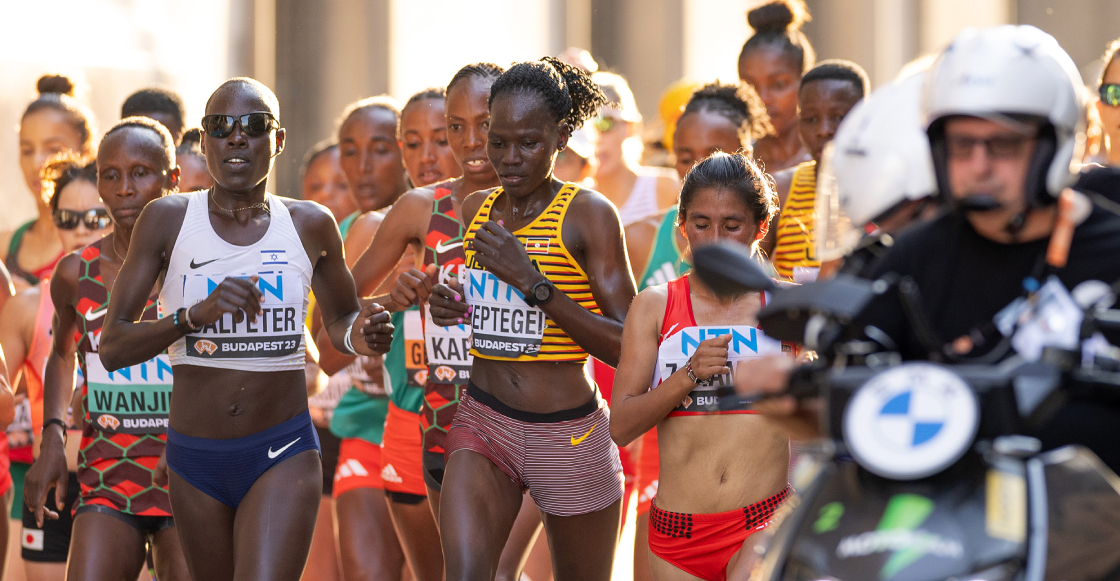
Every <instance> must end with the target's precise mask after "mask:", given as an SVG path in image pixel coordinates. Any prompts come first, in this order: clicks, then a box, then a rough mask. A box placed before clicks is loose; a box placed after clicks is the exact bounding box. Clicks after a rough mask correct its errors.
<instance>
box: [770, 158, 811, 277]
mask: <svg viewBox="0 0 1120 581" xmlns="http://www.w3.org/2000/svg"><path fill="white" fill-rule="evenodd" d="M816 200H817V162H816V161H807V162H805V163H803V164H801V165H799V166H797V167H796V168H794V170H793V180H792V181H791V182H790V185H789V196H788V197H787V198H786V204H785V206H784V207H783V208H782V214H781V216H779V217H778V243H777V244H776V245H775V246H774V269H775V270H777V271H778V274H779V275H780V276H781V277H782V278H785V279H787V280H793V269H794V268H796V267H804V268H818V267H820V262H818V261H817V258H816V256H815V252H814V250H813V208H814V206H815V204H816Z"/></svg>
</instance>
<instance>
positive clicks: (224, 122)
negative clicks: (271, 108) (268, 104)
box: [202, 111, 280, 139]
mask: <svg viewBox="0 0 1120 581" xmlns="http://www.w3.org/2000/svg"><path fill="white" fill-rule="evenodd" d="M234 123H237V124H240V125H241V131H243V132H244V133H245V135H248V136H249V137H260V136H262V135H267V134H268V132H269V131H272V130H273V129H276V128H278V127H280V124H279V123H277V121H276V117H273V116H272V113H269V112H267V111H257V112H254V113H247V114H245V115H242V116H240V117H234V116H233V115H207V116H205V117H203V118H202V130H203V131H205V132H206V134H207V135H209V136H210V137H215V138H217V139H222V138H223V137H229V134H231V133H233V125H234Z"/></svg>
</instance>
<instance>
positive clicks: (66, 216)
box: [51, 208, 113, 230]
mask: <svg viewBox="0 0 1120 581" xmlns="http://www.w3.org/2000/svg"><path fill="white" fill-rule="evenodd" d="M51 218H53V219H54V225H55V227H56V228H58V229H59V230H74V229H76V228H77V227H78V224H84V225H85V227H86V229H87V230H101V229H102V228H108V227H109V225H110V224H112V223H113V221H112V219H110V218H109V211H108V210H106V209H104V208H98V209H95V210H86V211H84V212H78V211H76V210H62V209H58V210H55V211H54V212H52V213H51Z"/></svg>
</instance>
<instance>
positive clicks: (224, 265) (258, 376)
mask: <svg viewBox="0 0 1120 581" xmlns="http://www.w3.org/2000/svg"><path fill="white" fill-rule="evenodd" d="M206 113H207V116H206V117H204V118H203V121H202V126H203V131H204V134H203V140H202V147H203V151H204V152H205V153H206V164H207V168H208V169H209V170H210V173H211V174H212V175H213V177H214V183H215V185H214V187H213V188H212V189H210V190H209V191H208V192H196V193H193V194H190V195H177V196H167V197H164V198H161V199H158V200H156V201H154V202H152V203H150V204H149V205H148V206H147V207H146V208H145V209H144V212H143V214H142V215H141V216H140V218H139V220H138V222H137V224H136V228H135V231H134V235H135V236H134V240H135V241H136V243H135V244H133V245H131V246H130V249H129V250H130V252H129V254H128V256H127V258H126V259H125V262H124V265H123V267H122V268H121V273H120V276H119V277H118V278H117V284H116V285H115V286H114V288H113V299H112V300H111V301H110V303H109V311H108V313H107V314H106V316H105V326H104V329H103V331H102V338H101V345H100V353H101V360H102V363H103V364H104V366H105V368H106V369H107V370H110V371H111V370H115V369H119V368H121V367H124V366H128V365H132V364H134V363H137V362H140V361H144V360H146V359H148V358H151V357H152V356H153V355H154V354H157V353H159V352H161V351H163V350H164V349H167V350H168V351H169V353H170V358H171V362H172V366H173V368H174V389H173V390H172V403H171V413H170V416H169V424H170V425H169V428H168V430H167V466H168V468H169V469H170V474H169V477H170V490H171V505H172V509H173V510H174V513H175V515H176V525H177V527H178V529H179V536H180V538H181V539H182V545H183V552H184V554H185V556H186V559H187V564H188V567H189V569H190V573H191V576H192V577H193V578H195V579H207V580H231V581H232V580H233V579H238V580H241V579H259V580H265V579H268V580H290V581H296V580H297V579H299V578H300V575H301V573H302V571H303V568H304V564H305V562H306V560H307V554H308V550H309V548H310V545H311V537H312V532H313V531H314V528H315V520H316V513H317V511H318V508H319V499H320V497H321V495H322V485H323V479H322V467H321V464H320V461H319V455H318V438H317V436H316V433H315V429H314V426H313V425H312V423H311V418H310V415H309V414H308V412H307V392H306V386H305V383H304V374H303V365H304V360H303V355H304V344H303V332H304V312H305V309H306V305H307V292H308V290H309V288H314V291H315V296H316V299H317V301H318V304H319V308H320V311H321V313H322V316H323V322H324V327H325V330H326V332H327V333H328V334H329V335H330V338H331V342H332V344H334V345H335V347H336V348H337V349H340V350H345V351H347V352H350V353H355V354H356V353H357V352H360V353H362V354H364V355H375V354H377V353H384V352H385V351H387V350H388V347H389V341H390V339H391V334H392V326H391V325H389V324H388V314H387V313H383V312H382V310H381V308H380V307H377V306H371V307H367V308H366V309H364V310H360V305H359V303H358V297H357V294H356V292H355V289H354V281H353V279H352V278H351V276H350V271H349V270H348V269H347V268H346V263H345V261H344V259H343V252H342V239H341V237H340V235H339V233H338V228H337V227H336V226H335V224H334V219H333V218H332V217H331V215H330V213H329V212H328V211H327V210H326V209H325V208H323V207H322V206H320V205H318V204H315V203H313V202H303V201H297V200H285V199H281V198H277V197H275V196H271V195H268V194H266V193H265V188H266V185H267V178H268V173H269V171H270V170H271V168H272V159H273V158H274V157H275V156H276V155H278V154H279V153H280V152H281V151H282V150H283V146H284V137H285V134H284V130H283V129H280V128H279V122H278V120H277V115H278V113H279V104H278V103H277V101H276V96H275V95H273V93H272V91H270V90H269V89H268V88H267V87H265V86H264V85H262V84H260V83H259V82H257V81H255V80H252V79H244V78H239V79H231V80H230V81H227V82H226V83H224V84H222V85H221V86H220V87H219V88H218V89H217V90H216V91H215V92H214V94H213V95H211V97H210V100H209V101H208V102H207V105H206ZM161 280H162V282H161V286H162V288H161V291H160V303H161V305H160V306H161V311H162V315H163V317H162V318H161V319H159V320H157V321H144V322H137V320H138V319H139V315H140V311H141V310H142V309H143V307H144V304H145V302H146V300H147V298H148V293H149V292H150V291H151V288H152V287H153V286H154V285H156V283H157V282H160V281H161ZM235 523H236V526H235Z"/></svg>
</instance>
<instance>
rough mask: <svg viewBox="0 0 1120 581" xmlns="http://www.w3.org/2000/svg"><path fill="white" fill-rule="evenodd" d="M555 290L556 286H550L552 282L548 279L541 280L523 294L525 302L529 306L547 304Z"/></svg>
mask: <svg viewBox="0 0 1120 581" xmlns="http://www.w3.org/2000/svg"><path fill="white" fill-rule="evenodd" d="M555 290H556V287H554V286H552V282H550V281H549V280H548V279H545V280H542V281H540V282H538V283H537V284H535V285H533V288H531V289H529V294H527V295H525V304H527V305H529V306H530V307H537V306H540V305H544V304H548V301H551V300H552V295H553V293H554V292H555Z"/></svg>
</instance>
